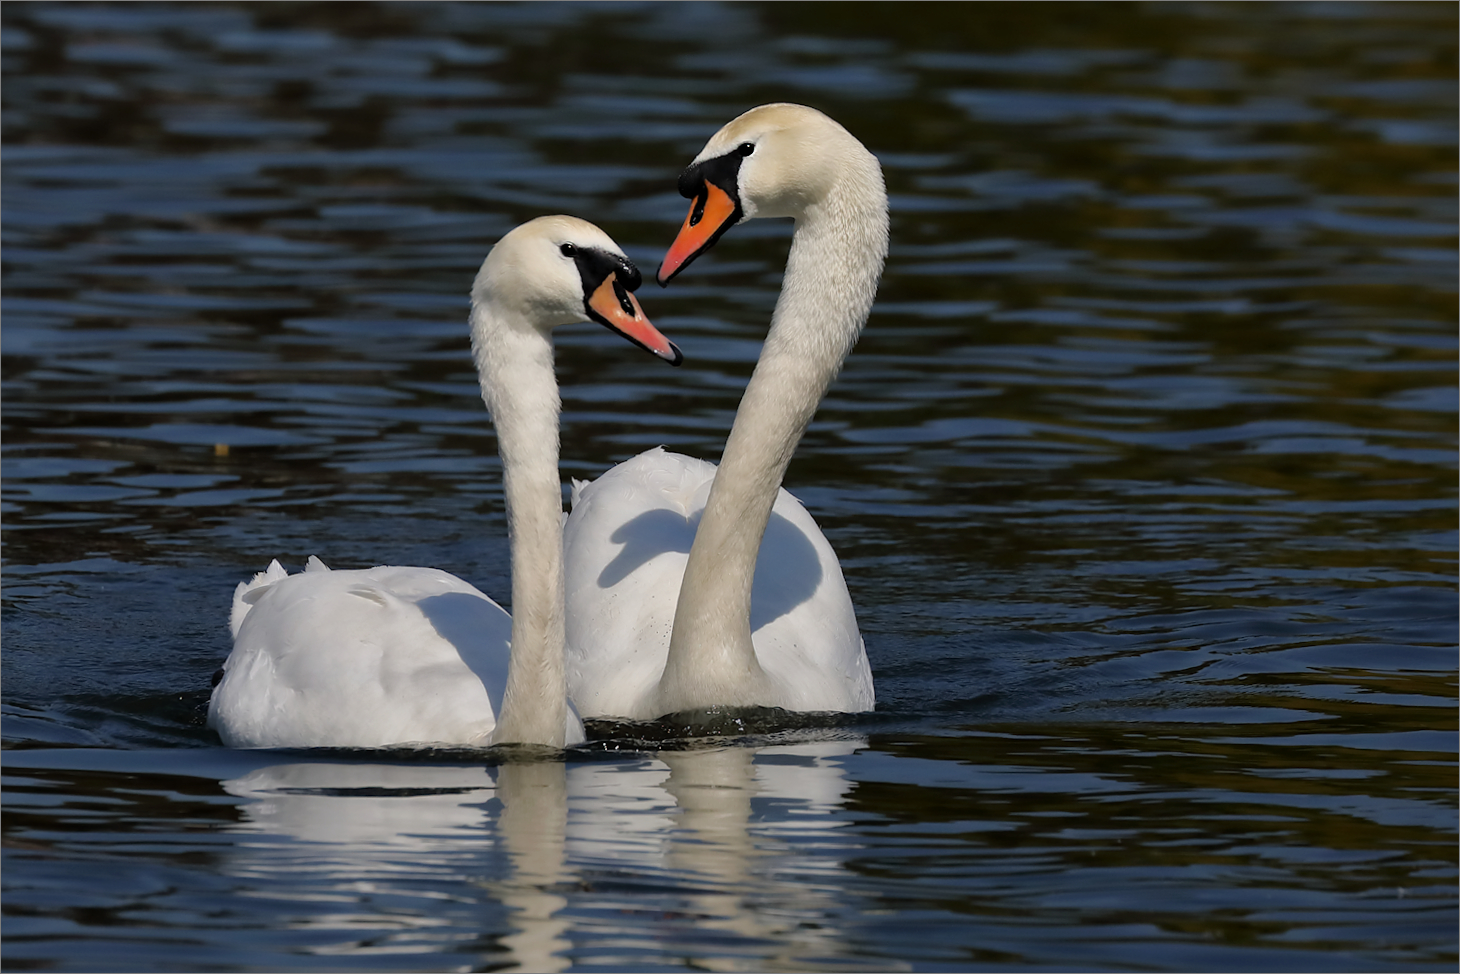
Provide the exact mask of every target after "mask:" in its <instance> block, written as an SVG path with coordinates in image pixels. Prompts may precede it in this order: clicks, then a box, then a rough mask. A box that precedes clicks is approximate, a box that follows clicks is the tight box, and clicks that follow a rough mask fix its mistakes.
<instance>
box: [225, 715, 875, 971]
mask: <svg viewBox="0 0 1460 974" xmlns="http://www.w3.org/2000/svg"><path fill="white" fill-rule="evenodd" d="M864 743H865V742H864V741H861V740H834V741H816V742H807V743H797V744H789V745H774V746H766V747H758V748H752V747H719V748H707V749H700V750H683V751H663V752H659V753H658V754H656V755H654V756H652V757H647V756H646V757H644V758H642V759H640V760H637V761H633V760H630V761H625V760H624V759H623V758H622V757H618V758H616V759H615V760H614V761H612V762H596V761H586V762H581V763H573V764H569V765H564V764H561V763H558V762H553V761H537V762H531V761H523V762H519V763H508V764H504V765H502V766H501V767H497V768H485V767H482V766H480V765H474V766H473V765H459V764H425V763H412V764H384V763H365V762H344V761H325V760H321V761H311V760H300V761H298V762H296V763H290V764H277V765H270V766H267V767H263V768H259V769H258V770H255V771H253V772H251V773H249V774H247V775H244V776H242V777H239V778H234V779H231V780H229V781H225V782H223V787H224V788H225V789H226V790H227V791H228V792H229V793H230V794H232V795H236V796H238V797H241V798H245V799H249V801H248V802H247V803H246V804H244V805H243V806H242V807H241V809H240V811H241V821H240V822H239V824H238V825H237V826H235V829H236V830H237V832H238V833H242V834H240V835H238V837H237V841H236V842H235V844H234V847H233V849H232V850H231V854H232V856H233V860H232V862H231V863H230V864H229V867H228V871H229V872H230V873H231V874H232V875H234V876H237V877H240V878H243V879H246V880H253V881H256V882H257V884H258V885H257V889H256V895H258V896H269V897H276V898H278V899H279V901H280V903H281V907H280V912H281V913H282V914H284V917H283V919H284V923H285V925H287V927H288V929H289V930H291V931H294V932H300V933H301V936H300V941H301V943H300V949H302V950H305V951H307V952H310V953H316V954H339V955H356V956H361V955H368V954H397V955H398V954H410V953H414V952H419V953H439V952H441V951H443V950H447V951H451V952H461V951H465V952H469V953H470V952H477V953H480V954H485V955H490V956H486V957H483V958H482V961H484V962H489V963H490V964H491V965H492V966H494V967H497V966H503V965H507V966H511V965H516V966H518V967H520V968H521V969H524V970H543V971H555V970H562V969H564V968H566V967H568V966H570V965H571V964H572V963H575V962H577V963H585V962H592V963H615V962H617V963H619V964H624V963H629V964H632V963H634V962H635V961H639V962H642V961H644V960H645V954H646V951H653V950H659V949H663V948H666V947H670V946H671V945H672V949H673V950H674V953H675V955H676V956H678V957H690V956H696V955H699V954H706V955H707V956H702V957H700V956H696V960H695V963H696V964H698V965H701V966H704V967H707V968H709V969H717V970H718V969H725V970H736V969H742V968H760V967H764V966H765V965H767V964H772V965H775V964H776V963H777V962H778V961H782V962H790V961H791V959H792V958H796V957H812V958H826V957H830V956H834V955H836V954H839V953H840V952H841V948H840V947H839V941H840V940H841V937H840V932H839V931H838V930H837V928H836V923H835V917H836V915H837V913H838V912H839V909H838V904H837V903H836V902H834V901H833V899H832V896H831V894H829V893H825V892H822V891H821V884H818V883H815V882H814V881H812V882H808V881H807V877H808V876H813V875H814V874H815V873H817V872H824V871H837V870H839V869H840V868H841V862H842V858H843V857H842V856H841V855H838V854H837V847H836V846H835V845H833V844H830V843H827V842H825V841H823V840H824V839H825V838H827V837H830V836H831V835H833V834H834V833H835V832H836V830H837V829H838V828H839V827H840V826H841V825H842V824H843V823H844V821H845V819H844V818H843V817H842V816H840V815H839V814H838V813H839V811H840V809H841V807H842V804H843V799H844V796H845V794H846V792H847V790H848V789H849V788H850V783H849V782H848V781H847V779H846V777H845V774H844V772H843V769H842V766H841V762H840V760H838V759H839V758H841V757H844V756H846V755H849V754H851V753H852V752H853V751H855V750H856V749H857V748H858V747H861V746H863V745H864ZM828 849H830V853H828ZM781 877H794V878H781ZM473 888H475V889H478V890H481V892H482V895H481V896H480V897H475V898H468V897H464V896H463V895H462V890H463V889H473ZM570 899H571V900H572V903H573V908H574V909H573V911H572V917H571V918H570V917H568V916H567V915H566V910H565V908H566V907H567V906H568V904H569V901H570ZM575 928H576V929H575ZM711 931H714V932H715V933H714V935H713V936H712V937H710V938H706V936H705V935H706V934H707V933H710V932H711ZM570 933H571V939H570ZM321 935H324V936H321ZM503 953H505V954H506V955H507V956H505V957H504V956H502V954H503ZM590 955H591V960H590Z"/></svg>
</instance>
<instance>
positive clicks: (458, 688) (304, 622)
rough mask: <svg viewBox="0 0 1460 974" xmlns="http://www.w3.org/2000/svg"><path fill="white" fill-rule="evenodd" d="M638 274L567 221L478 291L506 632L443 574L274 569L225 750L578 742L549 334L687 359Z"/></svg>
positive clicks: (478, 348)
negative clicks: (508, 553)
mask: <svg viewBox="0 0 1460 974" xmlns="http://www.w3.org/2000/svg"><path fill="white" fill-rule="evenodd" d="M638 282H639V275H638V271H637V270H635V269H634V267H633V264H632V263H631V262H630V261H629V259H628V258H627V257H625V256H624V254H623V251H622V250H620V249H619V247H618V245H617V244H615V243H614V242H613V241H612V240H611V239H610V238H609V237H608V235H607V234H605V233H604V232H603V231H602V230H599V229H598V228H597V227H595V226H593V225H592V224H591V223H585V222H584V221H582V220H577V219H574V218H572V217H562V216H559V217H541V218H539V219H537V220H533V221H532V222H530V223H527V224H524V225H523V226H521V227H518V228H517V229H516V230H513V231H512V232H511V233H509V234H507V235H506V236H505V237H503V238H502V240H501V241H499V242H498V243H497V246H496V247H494V248H493V249H492V252H491V253H490V254H489V255H488V256H487V258H486V260H485V261H483V263H482V268H481V271H480V272H479V273H478V274H477V278H476V282H475V283H474V285H473V287H472V312H471V334H472V350H473V354H474V357H475V360H476V364H477V371H478V374H479V376H480V379H481V387H482V397H483V399H484V400H485V402H486V404H487V408H488V409H489V410H490V411H491V413H492V419H493V422H494V424H495V425H496V428H497V445H498V450H499V452H500V453H501V455H502V472H503V481H504V490H503V493H504V496H505V498H506V504H507V520H508V526H509V534H510V537H511V548H512V605H513V609H514V616H513V617H510V618H509V617H508V615H507V613H506V612H504V611H503V610H502V609H501V607H499V606H498V605H497V604H496V603H495V602H493V601H492V600H491V599H489V598H487V597H486V596H485V595H483V594H482V593H481V592H479V591H477V589H476V588H474V587H473V586H472V585H470V584H468V583H467V582H464V581H462V580H461V579H459V578H457V577H455V576H454V575H450V574H447V573H446V572H443V571H438V570H437V569H434V568H397V567H377V568H369V569H363V570H358V571H330V570H329V569H328V568H327V567H325V565H324V564H323V563H322V562H321V561H319V559H317V558H311V559H310V562H309V566H308V567H307V569H306V570H305V571H303V572H301V573H299V574H296V575H288V574H287V573H285V571H284V569H283V568H281V567H280V566H279V563H278V562H277V561H275V562H273V563H272V564H270V565H269V568H268V570H267V571H265V572H261V573H260V574H259V575H257V576H255V577H254V579H253V580H252V581H250V582H248V583H245V584H241V585H239V586H238V589H237V591H236V592H235V593H234V600H233V613H232V619H231V625H232V629H233V636H234V643H233V652H232V653H231V654H230V655H229V657H228V660H227V662H226V663H224V670H223V677H222V679H221V681H220V682H219V683H218V685H217V686H216V687H215V688H214V690H213V696H212V699H211V701H210V703H209V706H208V723H209V725H210V726H211V727H213V728H214V729H216V730H217V731H218V734H219V736H220V737H221V738H222V739H223V742H224V743H225V744H227V745H228V746H230V747H380V746H387V745H403V744H445V745H465V746H484V745H489V744H500V743H507V742H513V743H526V744H541V745H548V746H554V747H562V746H564V745H569V744H576V743H580V742H581V741H582V740H583V725H582V722H581V721H580V720H579V719H578V716H577V715H576V714H575V713H574V712H573V711H572V709H571V707H570V706H569V704H568V700H567V694H566V684H565V681H564V676H563V631H564V623H563V613H564V609H563V567H562V525H563V505H562V494H561V488H560V480H559V475H558V412H559V405H558V393H557V381H556V379H555V377H554V375H553V350H552V338H551V334H550V332H551V329H552V328H554V327H557V326H559V325H563V324H569V323H571V322H578V321H586V320H589V318H590V316H591V317H592V318H593V319H595V320H598V321H599V322H601V323H603V324H605V325H608V326H609V327H610V328H612V329H614V330H616V331H618V332H620V333H621V334H623V335H625V337H628V338H629V339H630V340H632V341H634V342H635V343H637V344H639V345H641V346H643V347H644V348H646V349H648V350H649V351H651V352H653V353H654V354H656V355H659V356H660V357H661V358H665V359H668V360H669V361H671V362H673V363H675V364H678V362H679V360H680V356H679V351H678V350H677V349H675V348H674V346H673V345H672V344H670V343H669V341H668V340H667V339H665V338H664V336H663V335H661V334H659V332H658V331H657V330H656V329H655V328H654V327H653V326H652V325H650V324H649V321H648V319H647V318H645V317H644V316H643V313H642V311H641V310H640V309H639V307H638V304H637V302H636V301H635V300H634V299H633V297H632V295H630V294H628V291H629V290H632V289H633V288H634V287H636V286H637V285H638Z"/></svg>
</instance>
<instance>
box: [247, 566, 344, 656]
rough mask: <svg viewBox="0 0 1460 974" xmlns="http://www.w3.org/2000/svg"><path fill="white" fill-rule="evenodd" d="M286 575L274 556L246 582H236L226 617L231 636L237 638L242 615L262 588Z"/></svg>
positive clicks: (255, 600)
mask: <svg viewBox="0 0 1460 974" xmlns="http://www.w3.org/2000/svg"><path fill="white" fill-rule="evenodd" d="M316 560H317V559H316ZM321 564H322V563H321ZM288 577H289V573H288V572H287V571H285V570H284V566H283V565H281V564H279V559H277V558H275V559H274V560H273V561H271V562H269V567H268V568H265V569H264V570H263V571H261V572H259V573H258V574H256V575H254V577H253V578H251V579H249V580H248V581H247V582H239V583H238V587H237V588H235V589H234V590H233V611H232V612H231V613H230V614H229V617H228V628H229V629H230V630H231V633H232V635H233V638H235V639H237V638H238V630H239V628H240V627H241V626H242V625H243V619H244V616H246V615H248V610H249V609H251V608H253V604H254V603H255V602H257V601H258V600H259V596H260V595H262V594H263V590H264V589H266V588H268V587H269V586H270V585H272V584H274V583H275V582H277V581H279V580H280V579H283V578H288Z"/></svg>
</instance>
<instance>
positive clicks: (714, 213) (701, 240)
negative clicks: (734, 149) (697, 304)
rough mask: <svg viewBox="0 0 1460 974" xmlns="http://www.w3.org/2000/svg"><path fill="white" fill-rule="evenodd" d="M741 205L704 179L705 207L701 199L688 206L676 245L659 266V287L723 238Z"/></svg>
mask: <svg viewBox="0 0 1460 974" xmlns="http://www.w3.org/2000/svg"><path fill="white" fill-rule="evenodd" d="M739 212H740V206H739V204H737V203H736V202H735V201H734V200H732V199H731V198H730V195H729V194H728V193H726V192H725V191H724V190H723V189H721V188H720V187H718V186H716V185H715V184H714V183H712V182H710V181H709V180H708V179H707V180H705V196H704V197H703V204H702V203H701V198H700V197H698V196H697V197H695V199H694V201H693V202H691V203H690V205H689V213H688V215H686V216H685V218H684V226H682V227H680V228H679V236H677V237H675V238H674V243H672V244H670V245H669V252H668V253H666V254H665V255H664V261H663V263H661V264H660V265H659V273H658V275H656V276H657V278H658V281H659V286H660V287H664V286H665V285H667V284H668V283H669V282H670V281H671V280H673V279H674V275H676V274H678V273H679V272H680V271H682V270H684V269H685V268H686V267H688V266H689V264H690V262H691V261H693V260H694V259H695V258H696V257H698V256H699V255H700V254H702V253H704V252H705V251H707V250H709V249H710V248H711V247H712V246H714V243H715V241H716V240H719V239H720V235H721V234H722V233H724V232H725V231H726V230H728V229H730V226H731V223H732V221H733V220H734V218H735V216H736V214H737V213H739Z"/></svg>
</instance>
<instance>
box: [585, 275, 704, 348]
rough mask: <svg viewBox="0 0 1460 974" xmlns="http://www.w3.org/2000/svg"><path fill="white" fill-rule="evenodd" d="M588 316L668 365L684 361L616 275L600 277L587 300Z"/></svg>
mask: <svg viewBox="0 0 1460 974" xmlns="http://www.w3.org/2000/svg"><path fill="white" fill-rule="evenodd" d="M588 313H589V314H590V315H592V316H593V318H594V319H595V320H596V321H598V322H599V323H601V324H604V325H607V326H608V327H609V328H610V329H612V330H613V331H616V332H618V333H619V334H620V335H622V336H624V337H625V338H627V339H628V340H629V341H631V342H633V343H634V344H635V345H637V346H639V347H640V348H642V349H644V350H645V351H647V352H652V353H653V354H654V355H657V356H658V357H659V358H662V359H663V360H664V361H666V362H668V363H669V364H670V365H678V364H679V363H681V362H683V361H684V355H682V354H681V353H680V351H679V348H678V347H677V346H675V344H674V343H673V342H671V341H670V340H669V339H667V338H665V337H664V335H663V334H662V333H660V331H659V329H658V328H655V327H654V326H653V325H652V324H650V323H649V319H648V318H647V317H645V315H644V309H643V308H641V307H639V301H638V299H637V298H635V297H634V296H633V295H632V294H631V293H629V292H628V291H627V290H625V289H624V286H623V285H622V284H621V283H619V279H618V277H617V276H616V275H613V274H610V275H608V277H606V278H604V279H603V283H602V284H600V285H598V287H597V288H596V289H595V290H594V292H593V294H592V295H591V296H590V297H589V298H588Z"/></svg>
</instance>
